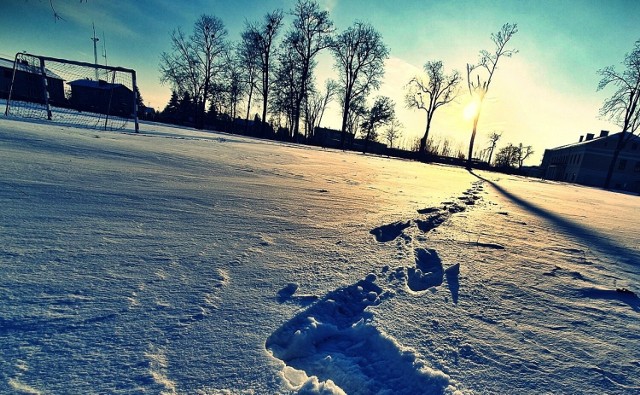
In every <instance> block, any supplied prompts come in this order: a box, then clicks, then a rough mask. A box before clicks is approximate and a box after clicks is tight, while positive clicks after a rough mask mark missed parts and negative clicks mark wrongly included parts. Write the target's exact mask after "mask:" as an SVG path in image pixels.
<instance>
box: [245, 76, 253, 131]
mask: <svg viewBox="0 0 640 395" xmlns="http://www.w3.org/2000/svg"><path fill="white" fill-rule="evenodd" d="M249 85H250V88H249V104H247V116H246V117H245V118H244V119H245V123H244V125H245V128H244V131H245V132H248V131H249V115H250V114H251V96H252V95H253V84H249Z"/></svg>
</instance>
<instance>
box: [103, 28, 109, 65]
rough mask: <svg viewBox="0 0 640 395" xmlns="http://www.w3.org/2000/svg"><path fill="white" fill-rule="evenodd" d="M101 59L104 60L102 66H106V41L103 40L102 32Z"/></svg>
mask: <svg viewBox="0 0 640 395" xmlns="http://www.w3.org/2000/svg"><path fill="white" fill-rule="evenodd" d="M102 57H103V58H104V65H105V66H108V64H107V39H106V38H104V32H102Z"/></svg>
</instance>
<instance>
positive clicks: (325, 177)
mask: <svg viewBox="0 0 640 395" xmlns="http://www.w3.org/2000/svg"><path fill="white" fill-rule="evenodd" d="M141 130H142V131H141V133H140V134H133V133H130V131H129V133H116V132H101V131H91V130H87V129H76V128H72V127H67V126H60V125H52V124H48V123H42V122H40V123H33V122H21V121H15V120H9V119H6V118H0V158H1V163H2V166H0V207H1V209H0V296H1V298H2V303H1V304H0V351H1V356H0V393H29V394H38V393H42V394H63V393H165V394H172V393H180V394H193V393H195V394H275V393H285V394H286V393H297V394H343V393H348V394H454V393H458V394H471V393H477V394H485V393H486V394H507V393H519V394H543V393H554V394H575V393H581V394H602V393H608V394H636V393H638V392H639V391H640V334H639V333H640V320H639V316H640V299H639V298H638V295H639V294H640V287H639V285H638V284H639V282H638V280H639V277H640V273H639V272H640V270H639V267H640V249H639V246H640V243H639V241H640V240H639V239H640V236H639V235H638V226H637V220H638V217H639V214H640V198H639V197H638V196H633V195H625V194H618V193H612V192H607V191H601V190H597V189H592V188H585V187H580V186H575V185H568V184H561V183H552V182H543V181H540V180H533V179H527V178H521V177H514V176H505V175H501V174H495V173H488V172H474V173H469V172H467V171H465V170H463V169H459V168H453V167H446V166H436V165H425V164H420V163H414V162H409V161H402V160H395V159H389V158H384V157H375V156H365V155H361V154H357V153H349V152H339V151H331V150H324V149H320V148H312V147H300V146H295V145H288V144H279V143H274V142H269V141H261V140H253V139H248V138H244V137H239V136H233V135H227V134H218V133H204V132H198V131H194V130H189V129H182V128H174V127H168V126H164V125H157V124H143V125H142V128H141Z"/></svg>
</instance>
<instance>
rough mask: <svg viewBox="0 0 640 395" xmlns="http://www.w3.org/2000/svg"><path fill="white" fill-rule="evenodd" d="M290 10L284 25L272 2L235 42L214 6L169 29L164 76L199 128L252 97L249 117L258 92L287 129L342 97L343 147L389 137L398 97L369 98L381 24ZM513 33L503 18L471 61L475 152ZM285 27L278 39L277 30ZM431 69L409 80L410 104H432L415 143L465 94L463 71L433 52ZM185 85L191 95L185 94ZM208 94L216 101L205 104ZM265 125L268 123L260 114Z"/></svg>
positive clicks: (315, 120) (380, 67) (304, 130)
mask: <svg viewBox="0 0 640 395" xmlns="http://www.w3.org/2000/svg"><path fill="white" fill-rule="evenodd" d="M290 15H291V16H292V17H293V20H292V23H291V25H290V27H289V28H288V30H286V31H284V29H285V26H284V22H283V21H284V13H283V12H282V11H280V10H275V11H272V12H269V13H267V14H266V15H265V16H264V18H263V20H261V21H256V22H247V23H246V25H245V29H244V31H243V32H242V34H241V40H240V41H239V42H236V43H231V42H229V41H228V40H227V31H226V29H225V28H224V24H223V22H222V21H221V20H220V19H219V18H217V17H215V16H210V15H202V16H200V18H199V19H198V20H197V21H196V23H195V25H194V28H193V33H192V34H191V35H189V36H187V35H186V34H185V33H184V32H183V31H182V30H181V29H180V28H178V29H176V30H175V31H174V32H173V33H172V34H171V41H172V51H171V52H165V53H163V54H162V55H161V61H160V72H161V80H162V82H164V83H168V84H170V85H171V86H172V88H173V89H174V91H175V92H176V95H177V96H178V97H183V98H184V97H187V96H188V98H189V99H190V100H191V101H192V102H193V105H192V107H193V108H194V122H195V125H196V127H198V128H203V127H204V123H205V120H206V117H207V116H210V115H207V114H212V113H213V114H215V113H221V112H225V113H227V114H229V116H231V117H232V118H235V117H236V116H237V114H238V106H239V104H240V102H241V101H242V100H243V99H246V106H247V107H246V115H245V118H246V119H249V117H250V112H251V106H252V104H253V101H254V96H259V98H260V99H261V109H262V117H261V118H260V119H261V120H263V121H267V119H268V120H269V121H270V123H271V124H272V125H274V126H275V127H278V128H284V129H286V130H288V131H289V137H290V138H292V139H297V138H298V137H299V136H305V137H312V135H313V132H314V130H315V127H316V126H318V125H319V124H320V122H321V120H322V117H323V115H324V112H325V109H326V107H327V105H328V104H329V103H330V102H331V101H332V100H335V99H337V100H338V101H339V104H340V108H341V111H340V113H341V126H340V131H341V146H342V147H344V145H345V142H346V141H347V136H348V135H351V136H355V135H356V134H357V133H360V134H361V136H362V137H363V139H364V140H365V147H366V145H367V144H368V143H369V142H370V141H373V140H376V139H378V138H379V137H380V136H378V134H379V128H380V127H381V126H383V125H386V126H387V130H386V133H385V136H384V138H385V139H386V140H387V141H388V142H389V144H390V145H393V142H394V140H397V138H398V137H397V134H398V133H399V131H400V128H399V124H398V122H397V120H395V111H394V106H395V104H394V103H393V102H392V101H391V100H390V99H389V98H387V97H377V98H375V99H374V100H373V101H372V105H371V106H370V107H369V106H368V105H367V103H368V98H369V96H370V95H371V93H372V92H373V91H375V90H377V89H378V88H379V87H380V84H381V82H382V78H383V76H384V61H385V60H386V59H387V58H388V56H389V50H388V48H387V47H386V45H385V44H384V42H383V39H382V36H381V35H380V33H379V32H378V31H377V30H376V29H375V28H374V27H373V26H371V25H370V24H368V23H365V22H360V21H357V22H355V23H354V24H353V25H352V26H350V27H348V28H347V29H346V30H344V31H343V32H341V33H336V32H335V28H334V26H333V22H332V21H331V19H330V17H329V13H328V12H327V11H324V10H322V9H321V8H320V6H319V4H318V3H317V2H316V1H314V0H298V2H297V3H296V4H295V6H294V8H293V9H292V10H291V11H290ZM516 32H517V26H516V25H515V24H505V25H504V26H503V27H502V29H501V30H500V31H499V32H498V33H497V34H494V35H492V36H491V37H492V40H493V42H494V43H495V45H496V48H495V50H494V51H493V52H489V51H486V50H483V51H480V59H479V61H478V62H477V64H474V65H471V64H468V65H467V85H468V89H469V93H470V94H471V95H472V97H474V100H476V102H477V103H478V111H477V112H476V114H475V118H474V123H473V124H474V126H473V131H472V136H471V141H470V146H469V155H468V159H469V160H471V154H472V153H473V144H474V139H475V135H476V129H477V124H478V119H479V117H480V109H481V106H482V102H483V100H484V97H485V96H486V93H487V91H488V89H489V86H490V83H491V81H492V78H493V76H494V73H495V70H496V69H497V64H498V60H499V59H500V58H502V57H508V56H511V55H513V54H514V53H516V52H517V51H516V50H513V49H507V48H506V44H507V42H508V41H509V40H510V39H511V37H512V36H513V35H514V34H515V33H516ZM281 35H283V37H282V39H281V40H279V39H278V38H279V36H281ZM325 50H327V51H329V52H330V53H331V54H332V55H333V59H334V69H335V70H336V71H337V75H338V78H337V80H336V81H333V80H331V81H328V82H327V84H326V85H325V86H324V88H323V89H319V88H318V87H317V86H316V83H315V78H314V70H315V66H316V63H317V57H318V55H319V54H320V53H321V52H322V51H325ZM424 69H425V75H424V76H416V77H415V78H413V79H411V80H410V81H409V83H408V84H407V94H406V98H405V104H406V105H407V106H408V107H410V108H416V109H421V110H424V111H425V112H426V115H427V123H426V128H425V133H424V135H423V137H422V138H421V139H420V145H419V147H418V151H419V152H420V153H427V152H428V151H427V141H428V139H429V131H430V128H431V125H432V121H433V118H434V115H435V112H436V110H437V109H438V108H440V107H442V106H444V105H447V104H449V103H451V102H452V101H453V100H454V99H455V98H456V97H457V96H458V94H459V85H460V84H461V82H462V80H463V78H462V75H461V74H460V73H459V72H457V71H453V72H451V73H450V74H447V73H446V72H445V71H444V66H443V63H442V62H441V61H439V60H433V61H428V62H427V63H426V64H425V66H424ZM187 94H188V95H187ZM206 103H210V106H209V109H208V111H207V108H206ZM261 125H263V127H264V125H266V124H265V123H261Z"/></svg>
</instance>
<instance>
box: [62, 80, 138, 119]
mask: <svg viewBox="0 0 640 395" xmlns="http://www.w3.org/2000/svg"><path fill="white" fill-rule="evenodd" d="M68 84H69V86H70V87H71V97H70V99H69V103H70V105H71V107H72V108H74V109H76V110H80V111H90V112H96V113H100V114H109V115H118V116H122V117H129V116H131V114H133V101H134V99H133V91H131V89H129V88H127V87H126V86H124V85H122V84H111V83H108V82H106V81H103V80H99V81H93V80H89V79H84V80H75V81H71V82H69V83H68Z"/></svg>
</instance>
